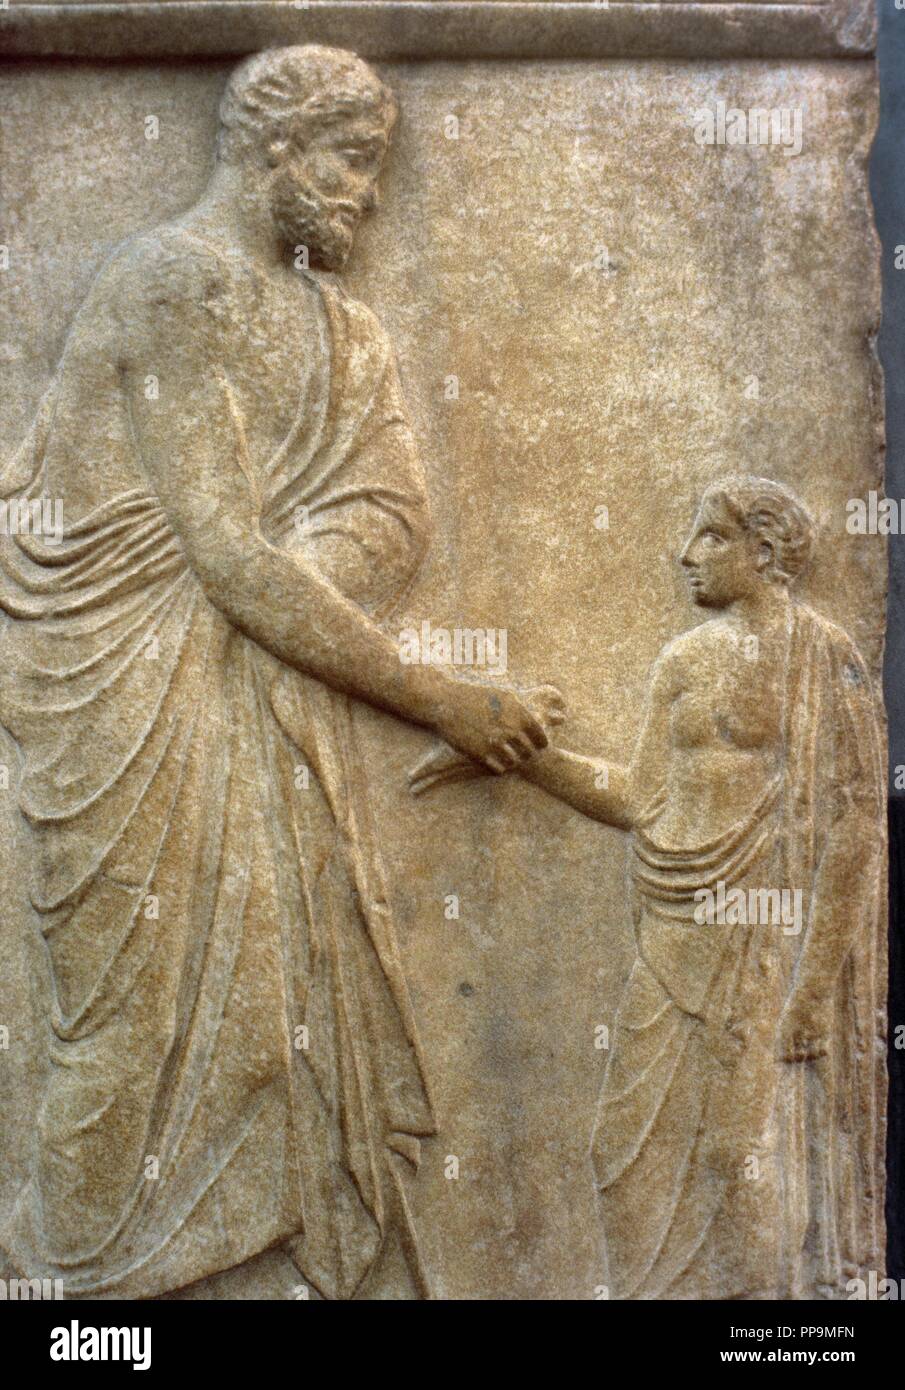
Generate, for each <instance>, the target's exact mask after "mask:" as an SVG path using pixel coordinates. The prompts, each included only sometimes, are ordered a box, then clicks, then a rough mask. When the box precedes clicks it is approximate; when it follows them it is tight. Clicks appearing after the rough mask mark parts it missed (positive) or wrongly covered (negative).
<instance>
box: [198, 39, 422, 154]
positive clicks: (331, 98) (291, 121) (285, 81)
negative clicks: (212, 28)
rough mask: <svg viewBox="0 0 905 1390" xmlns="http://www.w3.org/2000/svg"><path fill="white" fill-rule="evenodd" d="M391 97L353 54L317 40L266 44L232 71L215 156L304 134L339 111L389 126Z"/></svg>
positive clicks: (392, 108) (392, 118)
mask: <svg viewBox="0 0 905 1390" xmlns="http://www.w3.org/2000/svg"><path fill="white" fill-rule="evenodd" d="M396 111H397V107H396V98H395V97H394V96H393V93H392V92H391V91H390V89H389V88H388V87H386V86H384V84H383V83H382V82H381V81H380V78H379V77H378V76H377V74H376V72H375V71H374V69H373V68H371V67H369V66H368V64H367V63H365V62H363V60H362V59H361V58H359V57H358V56H357V55H356V54H355V53H350V52H348V51H347V50H346V49H344V48H327V47H325V46H324V45H323V44H314V43H309V44H296V45H293V46H291V47H288V48H268V49H265V50H264V51H263V52H262V53H256V54H255V55H254V56H253V57H251V58H247V59H246V60H245V62H244V63H240V64H239V66H238V67H237V68H235V69H234V71H233V73H232V74H231V76H230V79H229V81H228V83H227V84H226V91H225V92H224V93H223V98H222V100H221V102H220V126H221V129H220V136H219V139H218V144H217V153H218V158H220V159H225V158H227V157H229V156H231V155H232V154H233V153H235V152H237V151H240V150H243V149H246V148H248V147H249V146H253V145H256V144H261V143H266V142H267V141H269V140H281V139H286V138H288V136H289V135H291V134H295V135H301V136H304V133H305V130H306V127H307V128H308V129H311V130H313V129H316V128H317V127H319V126H323V125H325V124H328V123H329V122H331V121H335V120H337V119H339V118H341V117H342V116H344V115H348V116H357V115H361V114H365V115H370V116H373V118H374V121H375V124H377V125H380V126H383V127H386V128H392V125H393V123H394V121H395V119H396Z"/></svg>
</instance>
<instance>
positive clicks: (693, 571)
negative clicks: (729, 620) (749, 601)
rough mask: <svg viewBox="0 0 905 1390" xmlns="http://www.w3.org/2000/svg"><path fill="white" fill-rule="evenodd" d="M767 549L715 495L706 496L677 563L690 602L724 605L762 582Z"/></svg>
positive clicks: (733, 601)
mask: <svg viewBox="0 0 905 1390" xmlns="http://www.w3.org/2000/svg"><path fill="white" fill-rule="evenodd" d="M769 556H770V548H769V546H767V545H765V543H764V542H763V540H762V539H761V538H760V537H759V536H756V535H754V534H752V533H751V532H748V531H745V530H744V529H743V528H742V527H741V526H740V525H739V524H738V522H737V521H736V520H735V519H734V517H732V516H731V515H730V514H729V512H728V511H727V509H726V507H725V504H724V503H723V502H722V501H720V500H719V499H718V498H713V497H711V498H705V499H704V501H703V502H702V504H701V508H700V511H699V512H698V514H697V516H696V517H695V520H694V524H693V526H692V528H691V535H690V536H689V537H688V540H687V541H686V542H685V545H684V546H683V547H682V552H681V554H680V555H679V563H680V564H681V565H682V568H683V569H684V571H685V573H686V575H687V576H688V584H689V588H690V589H691V597H692V601H693V602H694V603H696V604H698V606H699V607H701V608H727V607H728V606H729V604H731V603H735V602H736V601H737V600H738V599H741V598H746V597H747V596H748V595H749V594H750V593H752V592H753V591H754V590H755V588H756V587H757V586H758V585H759V584H761V583H762V582H763V570H764V567H765V565H766V563H767V562H768V561H769Z"/></svg>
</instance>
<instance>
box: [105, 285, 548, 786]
mask: <svg viewBox="0 0 905 1390" xmlns="http://www.w3.org/2000/svg"><path fill="white" fill-rule="evenodd" d="M197 312H198V310H197V306H190V305H187V304H185V303H184V301H181V300H180V299H179V298H177V297H173V298H170V299H169V300H168V301H167V302H165V303H163V304H161V303H160V302H159V301H158V302H157V303H156V304H154V305H153V312H152V313H146V314H145V315H144V321H143V322H142V316H141V314H140V312H139V313H134V314H132V315H131V322H132V325H133V327H132V331H131V332H130V333H129V342H128V345H127V348H126V350H125V352H124V354H123V357H124V360H123V372H124V381H125V389H126V392H127V399H128V408H129V412H130V416H131V421H132V427H133V431H134V436H135V446H136V449H137V451H138V454H139V457H140V460H141V463H142V465H143V467H144V469H145V472H146V474H147V477H148V482H149V484H150V487H151V488H152V490H153V491H154V492H155V493H156V495H157V497H158V498H159V500H160V502H161V505H162V506H163V508H164V509H165V511H166V512H167V515H168V518H169V520H170V524H171V525H172V528H173V530H174V532H175V533H176V535H177V536H178V537H179V538H180V540H181V542H182V545H183V547H184V549H185V552H186V556H187V559H188V562H189V564H190V566H191V567H192V570H193V571H194V573H195V575H196V576H197V579H198V581H199V583H200V585H201V587H202V589H203V590H204V593H205V594H206V596H207V598H208V599H209V600H210V602H211V603H212V604H213V605H214V606H215V607H216V608H218V609H219V610H220V611H221V612H222V613H223V614H224V615H225V617H226V618H228V620H229V621H230V622H231V623H232V624H233V625H234V626H235V627H236V628H238V629H239V630H240V631H241V632H243V633H245V635H246V636H248V637H250V638H251V639H253V640H254V641H255V642H257V643H258V644H259V645H260V646H262V647H264V648H266V649H267V650H268V651H270V652H272V653H273V654H274V655H275V656H277V657H279V658H280V660H282V661H284V662H286V663H287V664H288V665H290V666H293V667H295V668H296V669H298V670H300V671H303V672H305V674H307V675H310V676H314V677H316V678H317V679H318V680H321V681H323V682H324V683H325V684H327V685H330V686H331V687H332V688H333V689H335V690H338V691H340V692H343V693H345V694H348V695H352V696H355V697H356V698H358V699H361V700H365V701H367V702H368V703H369V704H372V705H374V706H376V707H377V708H379V709H383V710H386V711H387V712H389V713H391V714H395V715H398V716H400V717H401V718H404V719H407V720H410V721H412V722H413V723H416V724H420V725H423V726H424V727H426V728H430V729H434V730H436V731H437V732H438V733H440V734H441V735H442V737H443V738H445V739H446V740H447V741H448V742H449V743H451V744H453V746H454V747H456V748H459V749H460V750H461V751H462V752H465V753H468V754H469V755H470V756H472V757H474V758H477V759H478V760H479V761H481V762H483V763H484V764H485V765H486V766H488V767H489V768H490V769H491V770H492V771H495V772H502V771H505V770H506V769H507V768H511V767H514V766H517V765H518V764H519V763H520V762H521V761H523V760H524V759H526V758H529V757H530V756H531V755H532V754H533V752H534V751H535V749H536V748H542V747H543V746H544V745H545V744H546V741H547V740H546V734H545V733H544V730H543V728H542V726H541V724H540V723H539V721H538V720H537V719H536V718H535V717H534V715H533V714H531V712H530V711H529V710H528V709H527V708H526V707H525V706H524V705H523V704H522V702H521V701H520V700H519V699H518V697H517V696H515V695H514V694H513V693H512V692H509V691H502V690H501V691H491V690H487V689H485V688H484V687H482V686H479V685H473V684H468V683H466V682H463V681H460V680H456V679H454V678H453V677H450V676H449V675H447V674H445V673H443V672H442V671H440V670H438V669H437V668H435V667H430V666H416V665H405V664H403V663H402V662H401V661H400V659H399V653H398V650H397V648H396V645H395V643H394V642H392V641H391V640H390V639H389V638H388V637H387V636H386V634H385V633H383V632H382V631H381V629H380V628H379V627H377V626H376V625H375V624H374V623H372V622H371V621H370V620H369V619H368V618H367V617H366V616H365V614H364V613H363V612H362V610H361V609H360V608H359V607H358V606H357V604H355V603H354V602H352V601H351V600H349V599H347V598H345V597H344V596H343V595H342V594H340V593H339V592H338V590H337V589H335V588H334V587H333V586H332V585H331V584H329V583H328V582H327V581H325V580H324V579H322V578H321V577H320V575H319V574H318V573H317V572H316V570H315V569H314V568H313V567H312V566H311V565H310V564H308V563H307V562H306V561H305V560H304V559H303V558H302V557H296V556H291V555H289V554H287V553H286V552H285V551H283V550H281V549H279V548H278V547H276V546H274V545H271V544H270V543H269V542H268V541H267V540H266V539H265V537H264V536H263V534H262V532H261V529H260V524H259V521H260V502H259V499H258V498H257V497H256V495H255V488H254V485H253V481H252V480H251V478H250V476H248V475H249V473H250V469H249V467H248V464H247V460H243V458H242V457H241V449H242V447H243V445H242V441H241V438H240V437H239V436H238V434H237V430H236V425H235V418H234V411H235V402H234V401H231V397H230V386H229V381H228V374H227V369H226V367H225V366H224V359H227V360H228V352H227V351H226V350H222V349H220V348H219V345H218V342H217V335H216V330H215V329H214V327H213V325H212V323H211V321H210V320H208V321H206V322H204V323H203V324H202V325H201V327H202V328H203V329H204V333H203V334H202V335H199V333H198V332H196V331H194V330H195V328H196V327H197V325H195V324H194V323H193V322H192V319H193V316H194V315H195V314H197ZM212 329H213V331H212ZM205 342H209V343H210V348H209V349H208V350H205V349H204V348H203V347H202V344H204V343H205ZM149 375H154V376H156V377H157V378H158V382H159V389H158V392H157V394H156V398H155V399H154V400H148V399H147V398H146V396H145V392H144V382H145V380H146V378H147V377H148V376H149ZM243 464H244V465H245V466H244V467H243Z"/></svg>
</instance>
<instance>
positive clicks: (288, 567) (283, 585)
mask: <svg viewBox="0 0 905 1390" xmlns="http://www.w3.org/2000/svg"><path fill="white" fill-rule="evenodd" d="M196 569H197V571H198V574H199V578H200V580H201V584H202V587H203V588H204V591H205V593H206V594H207V596H208V598H209V599H210V601H211V602H212V603H213V604H214V605H215V606H216V607H217V608H219V609H220V610H221V612H222V613H223V614H224V615H225V616H226V617H227V618H228V619H229V621H230V622H231V623H232V624H233V625H234V626H235V627H237V628H238V629H239V630H240V631H242V632H244V633H245V634H246V636H248V637H250V638H252V639H253V640H254V641H255V642H257V643H258V644H259V645H260V646H262V647H264V648H266V649H267V650H268V651H270V652H272V653H273V655H274V656H277V657H279V658H280V660H281V661H284V662H286V663H287V664H288V665H290V666H294V667H295V668H296V669H297V670H299V671H303V672H304V673H305V674H306V675H309V676H314V677H316V678H317V679H318V680H321V681H323V682H324V683H325V684H327V685H329V686H331V687H332V688H333V689H334V690H338V691H340V692H342V693H343V694H347V695H352V696H354V697H356V698H357V699H360V700H364V701H366V702H367V703H368V704H371V705H375V706H377V707H378V708H380V709H384V710H386V711H388V712H389V713H391V714H395V715H399V716H400V717H402V718H404V719H407V720H410V721H411V722H413V723H416V724H421V725H424V726H425V727H427V728H431V729H434V728H438V727H440V724H441V720H440V715H441V713H442V707H443V704H444V702H445V700H446V698H447V695H448V691H449V687H450V685H451V681H450V680H449V678H448V677H445V676H444V675H443V674H442V673H441V672H440V671H438V670H437V669H436V668H435V667H431V666H415V665H405V664H404V663H403V662H401V661H400V659H399V651H398V648H397V646H396V644H395V643H394V642H393V641H391V639H390V638H389V637H387V636H386V634H385V633H384V632H382V631H381V629H380V628H379V627H378V626H377V625H376V624H375V623H373V622H372V621H371V620H370V619H369V618H368V617H366V615H365V614H364V613H363V612H362V611H361V609H360V608H359V607H358V606H357V604H355V603H353V602H352V601H350V600H349V599H347V598H345V597H343V595H342V594H340V593H339V591H338V590H337V589H335V588H333V586H332V585H331V584H329V583H327V582H326V581H325V580H324V579H322V578H321V577H320V576H319V575H318V574H317V573H316V572H315V571H314V570H313V569H312V568H311V567H310V566H309V565H308V564H307V563H306V562H305V561H304V560H303V559H301V558H296V557H294V556H289V555H287V554H286V553H285V552H283V551H281V550H278V549H277V548H276V547H275V546H272V545H269V544H268V543H267V541H265V540H264V539H263V538H262V537H260V536H252V537H248V538H245V539H243V542H242V544H241V547H239V548H237V553H236V554H235V555H224V554H222V553H221V554H219V555H218V556H216V557H212V556H210V555H206V556H204V557H201V558H200V563H196Z"/></svg>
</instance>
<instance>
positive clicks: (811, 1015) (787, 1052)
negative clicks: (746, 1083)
mask: <svg viewBox="0 0 905 1390" xmlns="http://www.w3.org/2000/svg"><path fill="white" fill-rule="evenodd" d="M829 1035H830V1027H829V1017H828V1014H827V1009H826V1006H825V1005H824V1004H823V1003H820V1002H815V1001H813V1000H811V999H805V998H800V997H798V998H796V996H795V995H792V996H791V998H790V999H789V1001H788V1003H787V1004H786V1007H785V1009H784V1010H783V1014H782V1018H781V1019H780V1023H779V1055H780V1057H781V1058H782V1060H783V1061H784V1062H814V1061H816V1060H817V1058H818V1057H825V1056H826V1054H827V1052H828V1051H829V1046H830V1036H829Z"/></svg>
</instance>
